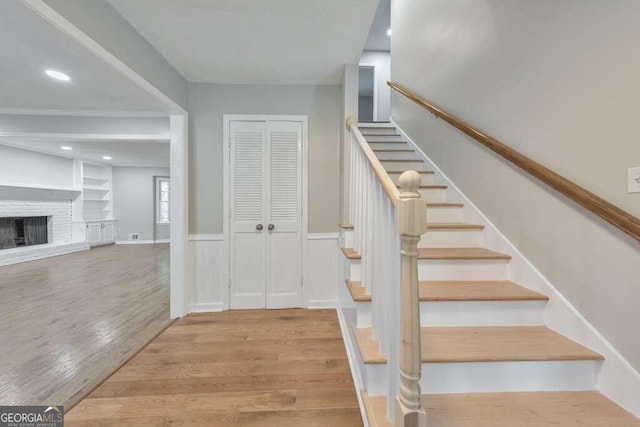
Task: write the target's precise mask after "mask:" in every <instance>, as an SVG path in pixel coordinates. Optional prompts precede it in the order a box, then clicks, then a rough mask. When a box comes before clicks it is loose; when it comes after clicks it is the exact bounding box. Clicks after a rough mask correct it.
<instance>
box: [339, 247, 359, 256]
mask: <svg viewBox="0 0 640 427" xmlns="http://www.w3.org/2000/svg"><path fill="white" fill-rule="evenodd" d="M342 253H343V254H344V256H346V257H347V259H361V258H362V257H361V256H360V254H359V253H358V252H356V251H355V250H354V249H353V248H342Z"/></svg>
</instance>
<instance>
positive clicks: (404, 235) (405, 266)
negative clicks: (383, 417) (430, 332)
mask: <svg viewBox="0 0 640 427" xmlns="http://www.w3.org/2000/svg"><path fill="white" fill-rule="evenodd" d="M420 181H421V178H420V174H419V173H417V172H415V171H407V172H405V173H403V174H402V175H401V176H400V200H399V201H398V202H397V204H396V206H395V213H396V231H397V232H398V234H399V235H400V240H401V244H402V246H401V250H400V254H401V257H402V259H401V262H402V266H401V274H400V334H401V338H402V341H401V343H400V353H399V355H400V393H399V395H398V396H397V398H396V408H395V427H425V426H426V425H427V415H426V412H425V410H424V407H423V406H422V403H421V401H420V384H419V381H420V376H421V358H420V301H419V293H418V242H419V241H420V236H422V234H424V233H425V232H426V231H427V209H426V202H425V201H424V200H423V199H422V198H421V197H420V193H419V189H420Z"/></svg>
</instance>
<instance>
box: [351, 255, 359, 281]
mask: <svg viewBox="0 0 640 427" xmlns="http://www.w3.org/2000/svg"><path fill="white" fill-rule="evenodd" d="M348 279H349V280H353V281H360V280H362V264H361V263H360V260H359V259H351V260H349V277H348Z"/></svg>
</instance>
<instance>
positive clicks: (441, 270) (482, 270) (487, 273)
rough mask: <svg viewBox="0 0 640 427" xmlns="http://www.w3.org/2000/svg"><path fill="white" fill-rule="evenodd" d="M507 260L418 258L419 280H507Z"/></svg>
mask: <svg viewBox="0 0 640 427" xmlns="http://www.w3.org/2000/svg"><path fill="white" fill-rule="evenodd" d="M508 268H509V262H508V261H507V260H424V259H421V260H418V278H419V279H420V280H508V279H509V271H508Z"/></svg>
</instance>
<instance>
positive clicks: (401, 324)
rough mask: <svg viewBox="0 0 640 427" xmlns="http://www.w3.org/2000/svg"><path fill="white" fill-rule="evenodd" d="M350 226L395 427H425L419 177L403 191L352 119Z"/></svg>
mask: <svg viewBox="0 0 640 427" xmlns="http://www.w3.org/2000/svg"><path fill="white" fill-rule="evenodd" d="M346 126H347V130H348V131H349V132H350V135H351V144H350V147H351V148H350V154H351V165H350V166H351V167H350V180H349V182H350V192H349V194H350V204H349V206H350V210H349V212H350V221H351V223H352V224H353V226H354V250H355V251H356V252H358V253H359V254H360V256H361V282H362V284H363V285H364V286H365V289H366V290H367V293H369V294H370V295H371V301H372V302H371V328H372V333H373V336H374V338H376V339H377V340H378V342H379V351H380V353H381V354H384V355H385V356H386V358H387V364H386V366H387V376H388V379H389V381H388V391H387V402H388V408H387V409H388V415H389V417H390V419H393V420H394V421H395V426H396V427H404V426H415V427H418V426H424V425H426V415H425V411H424V408H423V407H422V403H421V402H420V385H419V381H420V375H421V363H420V307H419V297H418V263H417V258H418V249H417V245H418V242H419V240H420V236H421V235H422V234H424V232H425V231H426V202H425V201H424V200H423V199H422V198H421V196H420V194H419V188H420V180H421V177H420V174H419V173H417V172H415V171H407V172H405V173H403V174H402V175H401V177H400V182H399V184H400V187H401V191H398V189H397V188H396V186H395V184H394V183H393V180H392V179H391V178H390V177H389V175H388V174H387V172H386V170H385V169H384V167H383V166H382V164H381V163H380V161H379V160H378V158H377V157H376V155H375V154H374V152H373V150H371V148H370V147H369V144H368V143H367V141H366V139H365V138H364V136H363V135H362V133H361V132H360V130H359V129H358V126H357V120H356V119H355V118H353V117H350V118H349V119H348V120H347V123H346Z"/></svg>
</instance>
